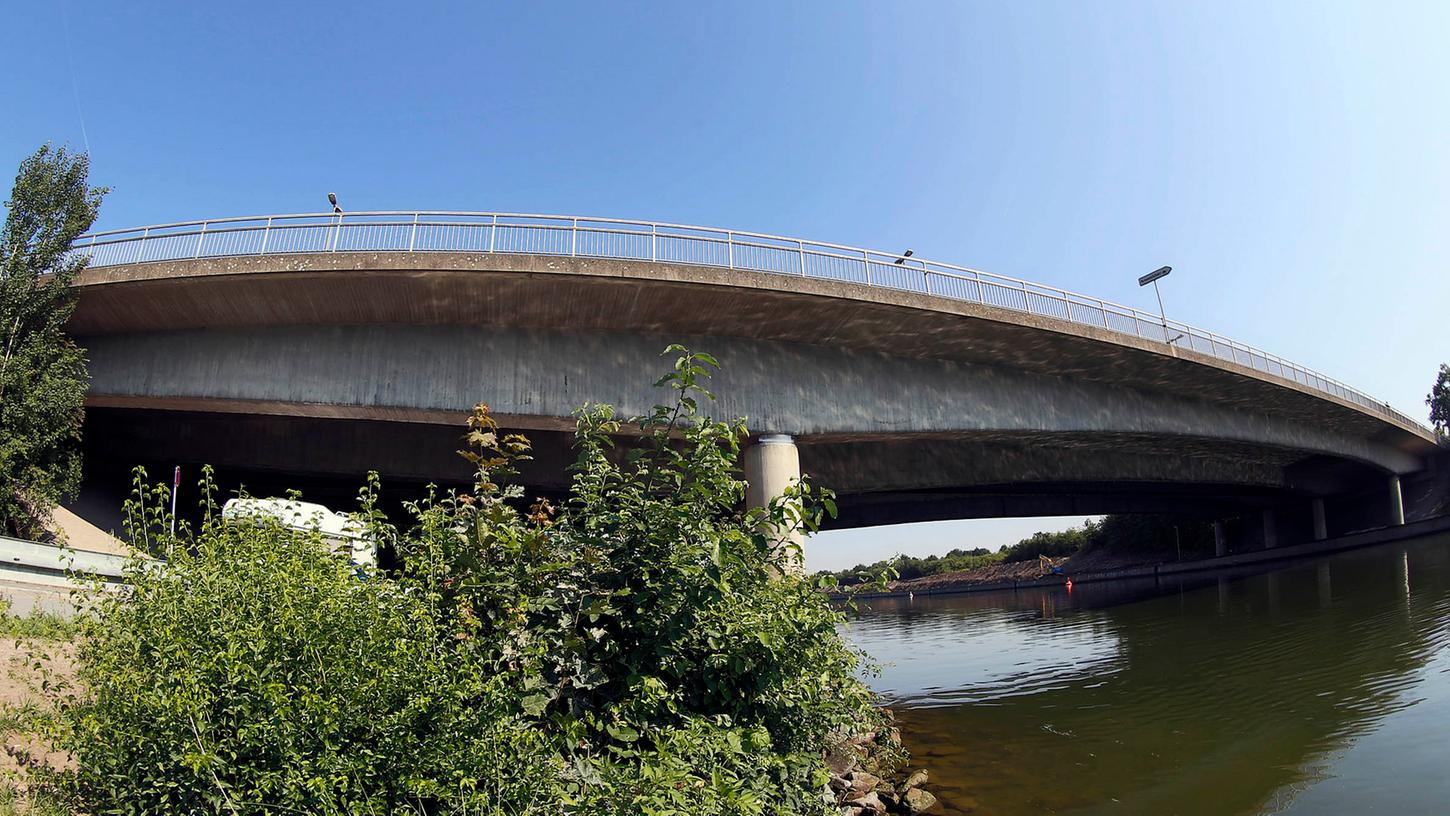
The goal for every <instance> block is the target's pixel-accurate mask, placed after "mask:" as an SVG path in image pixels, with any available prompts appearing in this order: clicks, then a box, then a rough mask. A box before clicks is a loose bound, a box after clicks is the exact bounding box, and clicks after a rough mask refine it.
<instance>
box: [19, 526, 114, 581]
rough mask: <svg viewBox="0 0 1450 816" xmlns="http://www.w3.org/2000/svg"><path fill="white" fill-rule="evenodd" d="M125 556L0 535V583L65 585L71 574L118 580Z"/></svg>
mask: <svg viewBox="0 0 1450 816" xmlns="http://www.w3.org/2000/svg"><path fill="white" fill-rule="evenodd" d="M125 566H126V557H125V556H123V555H112V554H111V553H99V552H91V551H89V550H72V549H68V548H65V547H59V546H56V545H54V544H41V543H38V542H35V541H26V540H24V539H20V538H10V537H9V536H0V580H9V581H19V582H21V583H51V584H55V585H58V586H63V585H66V584H67V583H68V582H69V577H70V576H71V575H94V576H99V577H101V578H105V579H106V580H108V581H119V580H120V579H121V578H122V577H123V575H124V574H125Z"/></svg>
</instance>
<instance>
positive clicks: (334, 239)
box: [327, 214, 342, 252]
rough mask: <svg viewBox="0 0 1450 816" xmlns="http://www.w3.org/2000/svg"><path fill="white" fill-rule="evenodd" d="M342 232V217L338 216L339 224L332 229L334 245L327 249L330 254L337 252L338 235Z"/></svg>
mask: <svg viewBox="0 0 1450 816" xmlns="http://www.w3.org/2000/svg"><path fill="white" fill-rule="evenodd" d="M341 231H342V215H341V214H339V215H338V216H337V223H336V225H334V226H333V228H332V245H331V246H329V247H328V248H327V251H328V252H336V251H337V234H338V233H339V232H341Z"/></svg>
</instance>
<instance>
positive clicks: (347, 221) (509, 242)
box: [74, 211, 1424, 430]
mask: <svg viewBox="0 0 1450 816" xmlns="http://www.w3.org/2000/svg"><path fill="white" fill-rule="evenodd" d="M74 248H75V249H76V251H78V252H81V253H84V254H86V255H87V256H89V258H90V261H91V265H92V266H116V265H120V264H134V263H146V262H150V261H173V260H184V259H192V258H218V257H228V256H237V255H268V254H283V253H297V252H383V251H405V252H494V253H513V254H543V255H565V256H571V257H587V258H615V259H623V260H632V261H657V262H665V263H676V264H696V265H700V266H715V267H726V268H730V269H742V270H747V271H751V272H769V273H773V274H779V275H793V276H797V277H806V278H824V279H827V280H837V281H848V282H852V283H860V284H865V285H867V286H880V287H884V288H888V289H899V290H904V291H908V292H921V293H925V294H929V295H935V296H938V297H945V298H951V299H955V300H965V301H970V302H973V303H982V304H985V305H989V306H996V307H999V308H1004V309H1012V310H1016V311H1020V312H1026V313H1029V314H1034V315H1043V316H1047V317H1053V318H1057V319H1059V320H1065V321H1069V322H1072V323H1079V324H1085V325H1089V326H1099V327H1102V328H1105V329H1108V330H1109V331H1113V332H1117V333H1120V334H1126V335H1131V336H1135V337H1141V338H1146V339H1148V340H1153V341H1157V342H1161V343H1167V344H1177V345H1179V346H1181V347H1184V348H1190V349H1193V350H1194V351H1197V352H1201V353H1203V354H1209V355H1212V356H1214V357H1217V358H1219V359H1221V360H1229V361H1232V362H1235V363H1239V364H1240V365H1245V366H1248V367H1250V368H1253V369H1256V370H1258V371H1262V372H1264V373H1266V374H1272V375H1274V376H1278V377H1283V378H1284V379H1287V380H1291V381H1293V382H1296V383H1299V384H1300V385H1303V386H1306V387H1308V388H1312V389H1314V390H1317V391H1320V392H1323V393H1325V394H1330V395H1333V396H1336V397H1339V398H1340V399H1343V400H1346V401H1348V402H1352V403H1354V404H1356V405H1358V406H1360V407H1361V408H1364V409H1366V410H1368V411H1371V412H1373V413H1376V414H1379V415H1381V416H1383V417H1386V418H1388V419H1392V420H1394V421H1396V422H1399V423H1401V424H1403V425H1407V426H1410V427H1414V428H1419V429H1421V430H1423V429H1424V426H1423V425H1421V424H1420V423H1419V422H1418V421H1416V420H1414V419H1412V418H1410V417H1409V416H1406V415H1405V414H1404V413H1402V412H1400V411H1397V410H1395V409H1394V408H1392V407H1390V405H1389V404H1388V403H1386V402H1382V401H1380V400H1376V399H1374V398H1373V397H1370V396H1369V395H1368V394H1365V393H1363V392H1361V391H1358V390H1356V389H1354V388H1351V387H1349V386H1347V385H1345V384H1344V383H1341V382H1339V381H1338V380H1335V379H1333V378H1330V377H1326V376H1324V375H1323V374H1320V373H1318V372H1315V371H1312V370H1310V369H1307V368H1304V367H1303V366H1300V365H1297V364H1295V363H1291V362H1289V361H1288V360H1285V359H1283V358H1281V357H1279V356H1277V355H1274V354H1270V353H1268V352H1266V351H1261V350H1259V349H1256V348H1253V347H1252V346H1249V345H1246V344H1244V343H1240V342H1237V341H1235V340H1230V339H1228V338H1226V337H1222V336H1220V335H1217V334H1214V333H1213V332H1210V331H1206V330H1204V329H1199V328H1196V327H1194V326H1190V325H1188V324H1186V323H1181V322H1179V321H1176V320H1164V319H1163V318H1162V317H1161V316H1160V315H1157V314H1152V313H1149V312H1144V311H1142V310H1140V309H1135V308H1133V307H1131V306H1123V305H1122V304H1118V303H1112V302H1110V301H1105V300H1103V299H1101V298H1094V297H1088V296H1086V295H1079V294H1076V293H1074V292H1068V291H1066V290H1063V289H1058V288H1056V287H1052V286H1043V285H1041V284H1037V283H1031V282H1029V281H1024V280H1018V279H1016V278H1009V277H1005V276H1003V275H996V274H993V273H990V272H982V271H980V270H977V269H971V268H968V267H964V266H956V265H954V264H947V263H940V262H937V261H927V260H923V259H921V258H915V257H912V258H906V257H903V256H901V255H899V254H897V253H890V252H877V251H875V250H870V249H862V248H858V247H849V246H842V245H839V244H827V243H822V242H819V241H806V240H803V239H799V238H785V237H781V236H778V235H764V234H761V233H754V232H740V231H736V230H722V229H714V228H711V227H696V226H689V225H685V224H663V223H655V222H650V221H626V220H620V219H613V218H587V217H576V216H554V215H534V214H527V213H479V212H446V211H440V212H360V213H347V214H345V215H332V214H328V213H311V214H299V215H269V216H253V217H243V218H218V219H211V220H207V221H187V222H182V223H177V224H160V225H156V226H150V227H137V228H135V229H124V230H109V231H106V232H96V233H91V234H88V235H85V236H82V237H81V238H80V239H79V240H78V241H77V242H76V243H75V245H74Z"/></svg>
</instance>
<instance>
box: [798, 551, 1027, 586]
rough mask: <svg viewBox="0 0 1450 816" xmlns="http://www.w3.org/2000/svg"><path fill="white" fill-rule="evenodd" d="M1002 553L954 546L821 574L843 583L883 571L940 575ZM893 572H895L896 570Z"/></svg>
mask: <svg viewBox="0 0 1450 816" xmlns="http://www.w3.org/2000/svg"><path fill="white" fill-rule="evenodd" d="M1001 560H1002V557H1001V556H1000V555H998V554H997V553H994V552H992V551H991V550H989V549H987V548H986V547H974V548H972V549H970V550H963V549H955V550H952V551H951V552H948V553H947V554H946V555H941V556H937V555H928V556H926V557H924V558H913V557H911V556H908V555H898V556H896V557H894V558H887V559H884V560H881V561H877V562H876V563H874V564H857V565H856V566H854V567H852V568H851V569H848V570H841V571H840V572H836V573H831V572H829V571H823V572H822V573H819V574H820V575H822V576H826V575H829V576H831V577H833V578H834V579H835V580H836V582H837V583H838V584H839V585H841V586H846V587H851V586H858V585H861V584H867V583H871V582H872V581H876V580H877V578H878V577H879V576H881V575H883V574H886V575H891V576H892V577H893V578H899V579H900V580H903V581H909V580H911V579H912V578H922V577H925V576H928V575H940V574H942V573H944V572H959V571H961V570H970V569H976V568H978V567H985V566H988V565H990V564H996V563H999V562H1001ZM893 573H894V574H893Z"/></svg>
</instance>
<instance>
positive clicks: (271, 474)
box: [77, 407, 1382, 528]
mask: <svg viewBox="0 0 1450 816" xmlns="http://www.w3.org/2000/svg"><path fill="white" fill-rule="evenodd" d="M539 419H540V421H538V422H534V423H528V424H532V425H534V426H535V427H533V428H524V429H523V430H524V432H525V433H526V434H527V435H528V436H529V438H530V440H531V441H532V442H533V444H534V456H535V458H534V460H533V461H531V462H529V463H527V464H526V465H525V466H524V468H523V472H522V474H521V476H520V481H521V482H522V483H523V484H524V485H525V486H526V488H528V490H529V492H530V494H531V495H532V494H538V495H545V496H550V497H557V496H559V495H561V494H562V493H563V492H564V491H565V490H566V488H567V478H568V477H567V470H566V469H567V466H568V465H569V463H570V462H572V461H573V454H572V451H571V443H572V434H571V433H570V432H568V431H566V430H563V429H549V430H545V429H541V428H539V427H537V426H541V425H546V424H551V423H548V422H545V421H543V418H539ZM552 424H554V425H555V426H556V428H557V426H559V425H560V424H561V423H560V422H559V421H557V420H555V421H552ZM461 436H462V426H461V424H444V423H441V422H433V423H427V422H397V421H386V420H364V419H348V418H328V417H309V416H283V415H268V414H248V413H234V412H206V411H181V410H155V409H144V408H136V407H124V408H123V407H92V408H90V409H89V410H88V412H87V419H86V433H85V439H86V447H87V450H86V467H87V474H86V484H85V487H84V489H83V495H82V498H81V501H80V503H79V504H78V506H77V509H78V511H79V512H81V514H82V515H85V516H86V517H88V518H89V519H91V520H92V521H93V522H95V523H97V524H100V525H101V526H104V527H114V526H115V525H116V524H117V523H118V522H119V510H120V504H121V501H122V500H123V499H124V495H123V494H122V490H123V489H124V485H126V484H128V483H129V477H128V475H127V474H128V471H129V470H130V469H131V468H132V467H134V466H135V465H143V466H145V467H146V468H147V471H148V473H149V474H150V475H151V477H152V479H153V480H162V479H164V478H165V477H166V475H167V474H169V473H170V471H171V468H172V467H173V466H174V465H178V464H179V465H181V466H182V467H183V474H184V479H183V481H184V484H185V485H186V487H185V488H184V490H186V491H188V492H190V485H191V484H192V483H194V482H195V479H196V476H197V474H198V473H199V470H200V466H201V465H203V464H210V465H212V466H214V467H215V468H216V470H217V478H218V483H219V485H220V486H221V488H222V490H223V491H224V492H230V491H232V490H235V489H236V488H238V487H240V486H243V485H245V486H246V488H247V489H248V490H249V491H251V492H253V493H254V494H258V495H262V494H266V495H272V494H278V493H281V492H283V491H286V490H289V489H298V490H301V491H303V494H304V496H305V497H306V498H309V499H311V500H314V501H320V502H323V503H326V504H329V505H331V506H334V507H337V508H339V509H344V508H349V507H351V506H352V504H353V502H354V500H355V497H356V494H357V489H358V488H359V487H360V486H361V485H362V484H363V481H364V479H365V476H366V473H367V472H368V471H369V470H377V471H379V472H380V473H381V474H382V476H383V479H384V486H385V497H386V498H388V499H390V500H391V501H390V505H391V506H392V507H394V509H396V508H397V507H398V505H399V503H400V502H401V501H403V500H407V499H413V498H417V497H419V496H421V495H423V493H424V492H425V491H426V487H427V485H428V484H429V483H436V484H438V485H440V486H443V487H449V486H463V485H465V484H467V482H468V480H469V476H470V472H469V469H468V466H467V463H466V462H464V461H463V460H462V458H460V457H459V456H458V455H457V454H456V451H457V450H458V449H459V447H460V446H461ZM798 442H799V443H800V457H801V465H802V469H803V470H804V471H805V472H806V473H809V474H810V475H811V476H812V477H813V478H814V479H815V480H816V482H817V483H818V484H820V485H823V486H827V487H831V488H832V489H834V490H836V491H837V492H838V494H839V506H840V511H841V513H840V517H839V518H838V519H836V520H835V521H834V522H833V523H832V524H830V525H829V526H830V527H834V528H849V527H863V526H874V525H882V524H899V523H907V522H916V521H933V520H945V519H969V518H992V517H1021V516H1061V515H1082V516H1088V515H1097V514H1102V513H1135V512H1138V513H1191V514H1202V515H1205V516H1206V517H1207V516H1220V517H1224V516H1231V515H1236V514H1244V513H1249V512H1255V511H1257V510H1258V509H1260V508H1264V507H1271V506H1280V507H1282V506H1298V505H1300V504H1304V505H1305V506H1307V501H1308V498H1309V497H1311V496H1314V495H1325V494H1329V493H1334V494H1347V493H1353V492H1355V491H1360V490H1373V489H1375V488H1377V487H1378V486H1379V485H1381V483H1382V476H1380V474H1379V473H1378V471H1376V470H1375V469H1374V468H1372V467H1369V466H1366V465H1362V464H1356V463H1353V462H1349V461H1330V460H1328V459H1327V458H1323V457H1320V458H1316V459H1314V460H1306V459H1304V457H1303V456H1302V454H1298V453H1296V452H1293V451H1287V450H1275V449H1269V448H1263V447H1259V446H1249V445H1240V446H1235V445H1225V444H1223V443H1221V442H1213V441H1211V440H1193V439H1167V438H1163V437H1148V436H1134V435H1129V434H1114V435H1096V436H1095V435H1091V434H1065V433H1032V434H1030V433H1002V432H995V433H970V434H968V433H959V434H904V435H896V436H892V435H880V434H878V435H873V436H871V437H862V436H861V435H851V436H845V437H832V436H829V435H821V436H817V437H802V438H800V439H798ZM1301 471H1302V473H1301ZM183 498H184V499H186V501H187V502H190V499H187V498H186V495H184V496H183Z"/></svg>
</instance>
